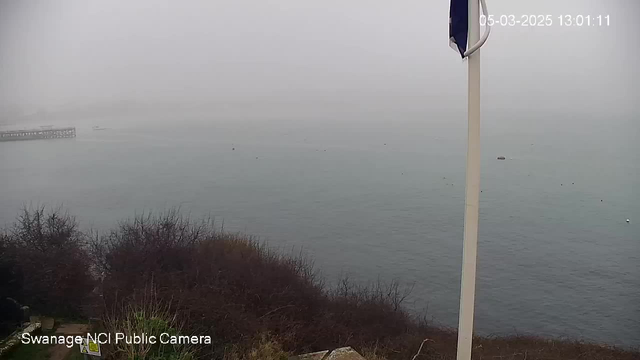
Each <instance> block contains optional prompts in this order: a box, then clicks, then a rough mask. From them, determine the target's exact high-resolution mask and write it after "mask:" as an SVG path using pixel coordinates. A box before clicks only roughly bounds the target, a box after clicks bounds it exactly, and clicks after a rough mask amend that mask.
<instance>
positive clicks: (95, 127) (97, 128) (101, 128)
mask: <svg viewBox="0 0 640 360" xmlns="http://www.w3.org/2000/svg"><path fill="white" fill-rule="evenodd" d="M93 130H95V131H98V130H107V128H103V127H100V126H94V127H93Z"/></svg>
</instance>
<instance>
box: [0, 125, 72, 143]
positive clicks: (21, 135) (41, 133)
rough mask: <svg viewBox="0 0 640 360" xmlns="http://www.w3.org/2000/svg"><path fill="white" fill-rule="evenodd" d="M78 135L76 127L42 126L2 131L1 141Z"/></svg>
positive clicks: (0, 132)
mask: <svg viewBox="0 0 640 360" xmlns="http://www.w3.org/2000/svg"><path fill="white" fill-rule="evenodd" d="M74 137H76V128H75V127H64V128H53V127H51V126H42V127H40V129H31V130H12V131H0V141H18V140H38V139H64V138H74Z"/></svg>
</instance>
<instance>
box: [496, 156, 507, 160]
mask: <svg viewBox="0 0 640 360" xmlns="http://www.w3.org/2000/svg"><path fill="white" fill-rule="evenodd" d="M506 159H507V158H506V157H504V156H498V160H506Z"/></svg>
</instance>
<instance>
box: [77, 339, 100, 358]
mask: <svg viewBox="0 0 640 360" xmlns="http://www.w3.org/2000/svg"><path fill="white" fill-rule="evenodd" d="M87 340H88V339H87V338H82V344H80V353H81V354H87V355H93V356H102V353H101V352H100V344H98V343H96V342H93V341H91V340H88V341H87Z"/></svg>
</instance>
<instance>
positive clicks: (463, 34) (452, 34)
mask: <svg viewBox="0 0 640 360" xmlns="http://www.w3.org/2000/svg"><path fill="white" fill-rule="evenodd" d="M468 32H469V0H451V9H450V11H449V45H450V46H451V47H452V48H453V50H455V51H458V52H460V55H461V56H462V57H463V58H464V52H465V51H467V34H468Z"/></svg>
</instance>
